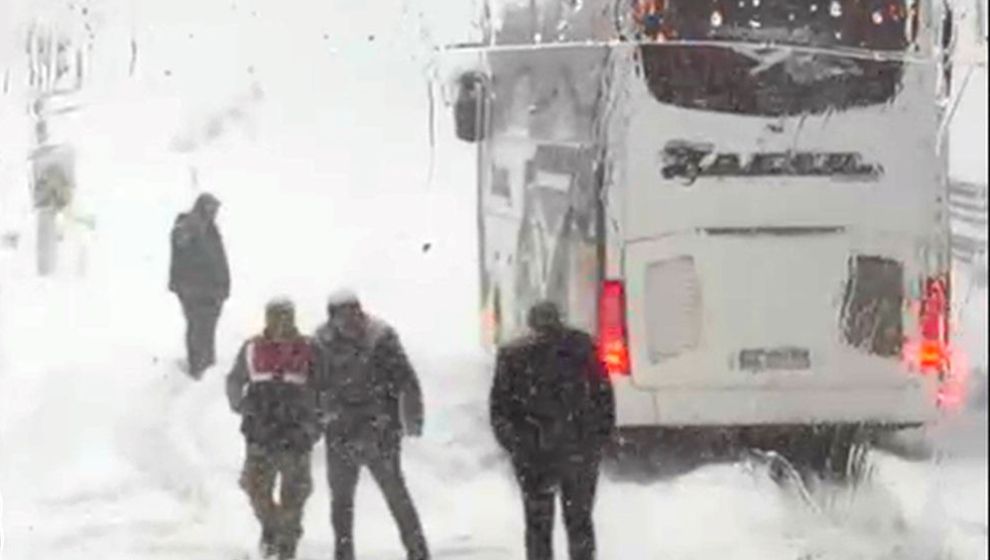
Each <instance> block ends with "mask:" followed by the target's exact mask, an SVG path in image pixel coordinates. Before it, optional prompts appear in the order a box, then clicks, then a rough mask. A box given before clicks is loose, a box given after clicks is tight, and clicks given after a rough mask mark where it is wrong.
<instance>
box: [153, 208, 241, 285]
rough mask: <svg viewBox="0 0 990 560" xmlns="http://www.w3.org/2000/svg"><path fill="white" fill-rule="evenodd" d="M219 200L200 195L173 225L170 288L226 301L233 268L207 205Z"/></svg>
mask: <svg viewBox="0 0 990 560" xmlns="http://www.w3.org/2000/svg"><path fill="white" fill-rule="evenodd" d="M215 200H216V199H215V198H213V197H212V196H210V195H205V194H204V195H201V196H200V197H199V198H197V199H196V203H195V205H193V209H192V210H191V211H190V212H187V213H183V214H179V216H178V217H176V219H175V224H174V225H173V226H172V235H171V245H172V258H171V265H170V267H169V282H168V288H169V290H171V291H172V292H175V293H176V294H178V295H179V296H182V297H190V298H210V299H219V300H225V299H227V297H228V296H229V295H230V269H229V266H228V263H227V253H226V251H225V250H224V245H223V239H222V238H221V236H220V231H219V230H218V229H217V226H216V224H215V223H214V222H213V220H210V219H209V218H208V217H207V216H206V211H205V207H206V205H207V204H209V203H210V202H211V201H215Z"/></svg>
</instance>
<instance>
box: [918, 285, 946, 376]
mask: <svg viewBox="0 0 990 560" xmlns="http://www.w3.org/2000/svg"><path fill="white" fill-rule="evenodd" d="M918 319H919V323H920V327H921V340H920V344H919V346H918V365H919V366H921V371H922V372H924V373H945V372H946V371H947V370H948V366H949V348H948V345H949V282H948V280H947V279H946V278H939V277H936V278H929V279H927V280H926V281H925V295H924V299H923V300H922V301H921V309H920V317H919V318H918Z"/></svg>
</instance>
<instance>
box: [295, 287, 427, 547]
mask: <svg viewBox="0 0 990 560" xmlns="http://www.w3.org/2000/svg"><path fill="white" fill-rule="evenodd" d="M327 315H328V320H327V322H326V323H325V324H324V325H323V326H321V327H320V328H319V329H318V330H317V332H316V337H315V338H316V343H317V347H318V349H319V352H320V356H321V360H322V362H323V368H322V369H323V371H322V373H321V379H320V393H321V395H322V397H321V401H322V402H321V405H322V409H323V414H324V423H325V425H326V451H327V479H328V481H329V483H330V493H331V518H332V519H331V520H332V523H333V530H334V536H335V549H334V550H335V554H336V560H354V491H355V489H356V487H357V482H358V474H359V471H360V469H361V467H362V466H367V467H368V470H369V471H371V476H372V477H373V478H374V479H375V482H377V483H378V486H379V488H381V490H382V493H383V494H384V495H385V501H386V503H387V504H388V507H389V510H390V511H391V512H392V517H393V518H394V519H395V522H396V524H397V525H398V527H399V533H400V536H401V539H402V544H403V545H404V546H405V548H406V554H407V557H408V559H409V560H427V559H428V558H429V552H428V550H427V545H426V539H425V537H424V535H423V528H422V526H421V525H420V521H419V515H418V514H417V512H416V508H415V506H414V505H413V502H412V498H411V497H410V495H409V491H408V489H407V488H406V483H405V480H404V478H403V476H402V467H401V462H400V454H401V453H400V450H401V440H402V436H403V434H406V435H410V436H414V437H415V436H419V435H420V434H421V433H422V429H423V399H422V394H421V391H420V387H419V381H418V380H417V378H416V372H415V371H414V370H413V367H412V364H411V363H410V362H409V359H408V358H407V357H406V353H405V351H404V350H403V348H402V344H401V343H400V342H399V337H398V335H396V333H395V331H394V330H393V329H392V328H391V327H390V326H388V325H387V324H385V323H384V322H382V321H380V320H378V319H376V318H374V317H371V316H369V315H367V314H366V313H365V312H364V311H363V309H362V307H361V304H360V302H359V301H358V298H357V296H356V295H354V294H353V292H349V291H342V292H338V293H337V294H335V295H333V296H331V298H330V301H329V303H328V305H327Z"/></svg>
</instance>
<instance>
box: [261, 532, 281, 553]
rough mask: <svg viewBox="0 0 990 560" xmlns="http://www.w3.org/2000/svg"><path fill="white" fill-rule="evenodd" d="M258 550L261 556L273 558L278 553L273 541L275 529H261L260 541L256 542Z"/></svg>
mask: <svg viewBox="0 0 990 560" xmlns="http://www.w3.org/2000/svg"><path fill="white" fill-rule="evenodd" d="M258 552H260V553H261V557H262V558H275V555H276V554H277V553H278V546H277V544H276V542H275V531H273V530H271V529H268V528H265V529H262V530H261V542H259V543H258Z"/></svg>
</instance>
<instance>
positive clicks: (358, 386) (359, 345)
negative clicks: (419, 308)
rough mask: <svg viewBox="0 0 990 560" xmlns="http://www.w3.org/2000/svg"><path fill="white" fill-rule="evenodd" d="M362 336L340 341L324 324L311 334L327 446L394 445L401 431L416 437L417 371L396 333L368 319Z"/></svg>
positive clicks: (418, 412) (420, 414)
mask: <svg viewBox="0 0 990 560" xmlns="http://www.w3.org/2000/svg"><path fill="white" fill-rule="evenodd" d="M367 321H368V322H367V326H366V328H365V332H364V336H363V337H362V338H360V339H358V340H352V339H350V338H347V337H344V336H341V335H340V334H339V333H337V332H336V330H335V329H333V328H332V327H330V326H329V325H323V326H321V327H320V328H319V329H318V330H317V332H316V343H317V347H318V348H319V351H320V355H321V361H322V371H321V373H320V391H321V405H322V408H323V411H324V414H325V416H326V419H327V442H328V444H330V445H338V444H348V443H354V442H358V443H368V444H374V445H384V446H389V445H394V444H396V443H397V442H398V441H399V439H400V438H401V436H402V433H403V429H405V430H407V431H412V432H414V433H418V432H419V431H420V430H421V429H422V424H423V397H422V393H421V390H420V386H419V380H418V379H417V377H416V372H415V370H414V369H413V367H412V364H411V363H410V361H409V358H408V357H407V356H406V353H405V350H404V349H403V348H402V344H401V342H400V341H399V337H398V335H397V334H396V333H395V331H394V330H393V329H392V328H391V327H390V326H388V325H387V324H385V323H384V322H382V321H380V320H378V319H375V318H373V317H368V319H367Z"/></svg>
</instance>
